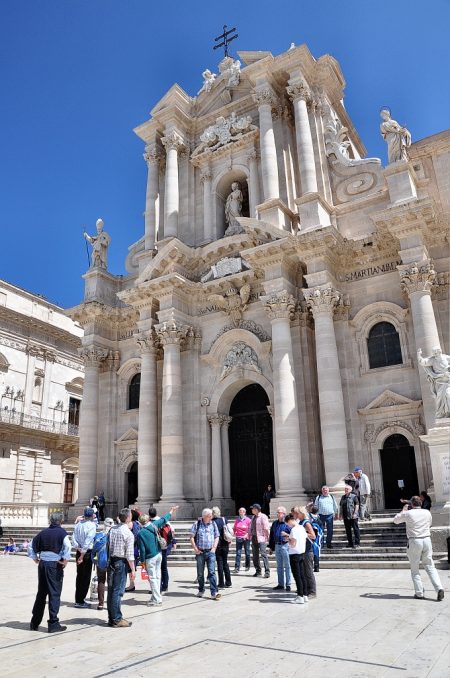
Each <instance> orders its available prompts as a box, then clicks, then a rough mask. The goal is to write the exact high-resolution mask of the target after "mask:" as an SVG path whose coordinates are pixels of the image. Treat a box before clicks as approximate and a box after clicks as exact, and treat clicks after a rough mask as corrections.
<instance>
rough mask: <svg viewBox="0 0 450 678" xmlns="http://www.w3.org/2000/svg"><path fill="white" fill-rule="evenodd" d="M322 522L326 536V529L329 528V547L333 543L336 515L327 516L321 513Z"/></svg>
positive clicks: (327, 540)
mask: <svg viewBox="0 0 450 678" xmlns="http://www.w3.org/2000/svg"><path fill="white" fill-rule="evenodd" d="M319 517H320V520H321V521H322V525H323V532H324V536H325V527H326V528H327V539H326V542H327V546H330V544H331V542H332V541H333V524H334V515H333V513H330V514H329V515H327V516H325V515H323V514H322V513H319Z"/></svg>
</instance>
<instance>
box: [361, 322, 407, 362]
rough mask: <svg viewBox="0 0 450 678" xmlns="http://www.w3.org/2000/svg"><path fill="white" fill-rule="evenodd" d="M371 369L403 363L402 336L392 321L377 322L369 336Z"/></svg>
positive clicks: (368, 347)
mask: <svg viewBox="0 0 450 678" xmlns="http://www.w3.org/2000/svg"><path fill="white" fill-rule="evenodd" d="M367 352H368V354H369V369H372V370H373V369H375V368H376V367H387V366H388V365H401V364H402V362H403V361H402V350H401V347H400V337H399V336H398V332H397V330H396V329H395V327H394V325H392V324H391V323H386V322H382V323H377V324H376V325H374V326H373V327H372V329H371V330H370V332H369V336H368V338H367Z"/></svg>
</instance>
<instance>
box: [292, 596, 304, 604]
mask: <svg viewBox="0 0 450 678" xmlns="http://www.w3.org/2000/svg"><path fill="white" fill-rule="evenodd" d="M304 602H305V601H304V600H303V596H296V597H295V598H294V600H291V603H294V605H295V604H297V605H303V603H304Z"/></svg>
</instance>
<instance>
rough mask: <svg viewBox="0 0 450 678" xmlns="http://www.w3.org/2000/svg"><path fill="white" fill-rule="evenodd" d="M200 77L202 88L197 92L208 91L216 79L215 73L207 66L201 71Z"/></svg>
mask: <svg viewBox="0 0 450 678" xmlns="http://www.w3.org/2000/svg"><path fill="white" fill-rule="evenodd" d="M202 78H203V85H202V88H201V89H200V90H199V92H198V94H201V93H202V92H210V91H211V89H212V86H213V85H214V81H215V79H216V74H215V73H212V72H211V71H210V70H209V68H207V69H206V70H205V71H203V73H202Z"/></svg>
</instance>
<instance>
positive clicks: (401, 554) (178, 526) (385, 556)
mask: <svg viewBox="0 0 450 678" xmlns="http://www.w3.org/2000/svg"><path fill="white" fill-rule="evenodd" d="M395 513H396V512H395V511H380V512H375V513H373V514H372V520H371V521H366V522H360V532H361V548H360V549H357V550H352V549H349V548H347V539H346V536H345V529H344V525H343V523H342V522H335V523H334V536H333V549H330V550H329V549H326V548H324V549H322V554H321V557H320V567H321V568H324V569H325V568H326V569H329V568H364V569H384V568H395V569H402V568H408V567H409V563H408V558H407V556H406V533H405V527H404V525H394V523H393V522H392V520H393V517H394V515H395ZM172 524H173V527H174V529H175V533H176V539H177V548H176V550H175V551H172V553H171V554H170V557H169V565H170V567H183V566H192V567H194V565H195V557H194V553H193V551H192V548H191V545H190V541H189V530H190V528H191V525H192V522H191V521H173V523H172ZM65 528H66V529H67V532H68V533H69V534H71V533H72V531H73V525H65ZM38 531H39V530H38V529H37V528H30V527H17V528H13V527H4V528H3V537H2V538H1V539H0V549H1V552H3V549H4V547H5V545H6V543H7V542H8V538H9V537H13V538H14V539H15V540H16V544H18V545H19V546H20V544H21V543H22V542H23V541H24V539H26V538H28V539H32V538H33V537H34V535H35V534H36V533H37V532H38ZM235 552H236V549H235V544H234V543H233V544H231V545H230V554H229V558H228V562H229V564H230V567H231V568H233V567H234V558H235ZM15 555H25V554H20V553H18V554H15ZM72 555H74V554H72ZM0 557H1V556H0ZM434 559H435V562H436V565H437V566H438V567H439V566H443V565H444V566H446V562H447V554H446V553H436V552H435V553H434ZM269 560H270V562H271V567H275V557H274V556H270V558H269ZM440 561H441V562H440ZM252 569H253V568H252Z"/></svg>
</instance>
